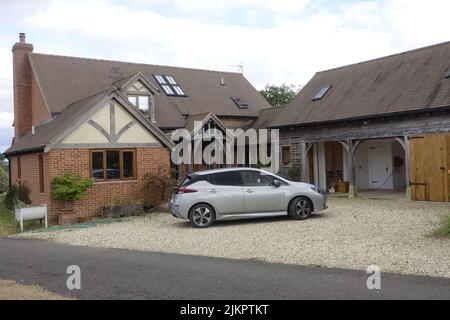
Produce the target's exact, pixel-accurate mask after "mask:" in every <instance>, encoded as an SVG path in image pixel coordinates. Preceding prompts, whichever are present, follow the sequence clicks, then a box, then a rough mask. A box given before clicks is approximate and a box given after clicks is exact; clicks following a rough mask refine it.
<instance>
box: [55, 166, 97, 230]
mask: <svg viewBox="0 0 450 320" xmlns="http://www.w3.org/2000/svg"><path fill="white" fill-rule="evenodd" d="M93 184H94V182H93V181H92V179H90V178H89V179H83V178H81V177H80V176H77V175H72V174H69V173H66V174H65V175H63V176H59V177H55V178H54V179H53V184H52V185H53V194H54V197H55V199H56V200H59V201H64V204H65V205H64V209H63V210H61V211H60V212H59V223H60V224H74V223H77V222H78V216H77V213H76V212H75V211H74V210H73V208H72V204H73V202H74V201H78V200H80V199H81V198H83V197H84V195H85V194H86V192H87V191H88V189H89V188H91V187H92V186H93Z"/></svg>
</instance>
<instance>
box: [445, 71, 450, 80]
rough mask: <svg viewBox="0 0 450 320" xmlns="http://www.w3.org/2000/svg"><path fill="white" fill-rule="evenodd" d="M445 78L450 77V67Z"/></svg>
mask: <svg viewBox="0 0 450 320" xmlns="http://www.w3.org/2000/svg"><path fill="white" fill-rule="evenodd" d="M445 79H450V69H448V71H447V75H446V76H445Z"/></svg>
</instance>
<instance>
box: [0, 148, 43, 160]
mask: <svg viewBox="0 0 450 320" xmlns="http://www.w3.org/2000/svg"><path fill="white" fill-rule="evenodd" d="M44 150H45V145H44V146H39V147H32V148H28V149H21V150H17V151H11V152H5V153H4V155H5V156H6V157H7V158H8V160H9V159H10V158H11V157H17V156H21V155H26V154H32V153H40V152H44Z"/></svg>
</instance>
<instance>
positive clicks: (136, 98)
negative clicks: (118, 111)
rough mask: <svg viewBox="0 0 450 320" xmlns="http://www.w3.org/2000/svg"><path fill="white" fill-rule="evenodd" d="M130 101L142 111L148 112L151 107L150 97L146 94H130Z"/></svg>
mask: <svg viewBox="0 0 450 320" xmlns="http://www.w3.org/2000/svg"><path fill="white" fill-rule="evenodd" d="M128 101H130V103H131V104H132V105H134V106H135V107H136V108H138V109H139V110H140V111H142V112H145V113H148V110H149V109H150V97H149V96H144V95H129V96H128Z"/></svg>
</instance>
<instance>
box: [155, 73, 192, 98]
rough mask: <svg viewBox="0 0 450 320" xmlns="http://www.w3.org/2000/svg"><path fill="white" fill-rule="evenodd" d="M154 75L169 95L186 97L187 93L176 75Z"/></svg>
mask: <svg viewBox="0 0 450 320" xmlns="http://www.w3.org/2000/svg"><path fill="white" fill-rule="evenodd" d="M154 77H155V79H156V81H157V82H158V84H159V85H160V86H161V88H162V89H163V91H164V93H165V94H166V95H167V96H173V97H186V94H185V93H184V91H183V89H181V87H180V85H179V84H178V83H177V82H176V81H175V78H174V77H172V76H163V75H155V76H154Z"/></svg>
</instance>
